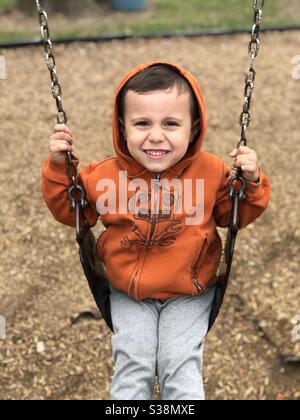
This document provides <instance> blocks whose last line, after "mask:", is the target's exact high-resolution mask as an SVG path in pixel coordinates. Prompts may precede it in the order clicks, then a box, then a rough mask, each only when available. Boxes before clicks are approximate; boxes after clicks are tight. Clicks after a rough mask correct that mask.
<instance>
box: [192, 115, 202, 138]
mask: <svg viewBox="0 0 300 420" xmlns="http://www.w3.org/2000/svg"><path fill="white" fill-rule="evenodd" d="M200 132H201V120H200V118H198V119H197V120H196V121H195V122H194V124H193V125H192V130H191V140H190V143H193V141H194V140H195V139H196V137H197V136H198V135H199V134H200Z"/></svg>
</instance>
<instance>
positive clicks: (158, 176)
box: [148, 173, 161, 247]
mask: <svg viewBox="0 0 300 420" xmlns="http://www.w3.org/2000/svg"><path fill="white" fill-rule="evenodd" d="M160 180H161V174H160V173H157V174H155V184H154V214H153V215H151V232H150V236H149V238H148V247H150V245H151V240H152V238H153V234H154V231H155V226H156V223H157V219H158V213H157V212H156V211H157V205H158V191H159V183H160Z"/></svg>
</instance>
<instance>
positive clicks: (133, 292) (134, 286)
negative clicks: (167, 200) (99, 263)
mask: <svg viewBox="0 0 300 420" xmlns="http://www.w3.org/2000/svg"><path fill="white" fill-rule="evenodd" d="M161 177H162V174H161V173H156V174H155V184H154V214H152V215H151V230H150V234H149V237H148V240H147V247H146V248H143V249H142V250H141V253H140V255H139V261H138V263H137V268H136V269H135V274H134V276H133V278H132V280H131V282H130V286H129V296H132V297H134V298H135V299H138V296H137V295H138V284H139V280H140V275H141V271H142V267H143V266H144V262H145V259H146V256H147V248H150V246H151V241H152V238H153V235H154V231H155V227H156V224H157V219H158V215H157V214H155V212H156V209H157V205H158V191H159V183H160V180H161ZM151 210H152V209H151Z"/></svg>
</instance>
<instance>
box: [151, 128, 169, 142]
mask: <svg viewBox="0 0 300 420" xmlns="http://www.w3.org/2000/svg"><path fill="white" fill-rule="evenodd" d="M149 140H150V141H151V142H153V143H160V142H162V141H164V140H165V135H164V134H163V133H162V132H161V131H160V130H152V131H151V133H150V134H149Z"/></svg>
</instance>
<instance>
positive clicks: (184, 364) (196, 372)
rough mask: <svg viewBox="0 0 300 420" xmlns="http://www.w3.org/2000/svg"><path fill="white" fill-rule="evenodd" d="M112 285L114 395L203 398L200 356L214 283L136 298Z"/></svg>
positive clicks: (201, 356) (115, 397)
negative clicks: (170, 295) (157, 392)
mask: <svg viewBox="0 0 300 420" xmlns="http://www.w3.org/2000/svg"><path fill="white" fill-rule="evenodd" d="M110 287H111V297H110V299H111V314H112V322H113V327H114V334H113V336H112V350H113V358H114V362H115V374H114V378H113V381H112V385H111V394H110V398H111V400H151V398H152V395H153V390H154V385H155V379H156V375H157V376H158V378H159V383H160V389H161V397H162V399H163V400H204V399H205V396H204V389H203V378H202V359H203V340H204V337H205V335H206V333H207V329H208V321H209V314H210V309H211V304H212V301H213V297H214V291H215V287H212V288H211V289H209V290H207V291H206V292H205V293H203V294H202V295H198V296H194V297H193V296H183V297H180V298H174V299H168V300H167V301H165V302H160V301H159V300H157V299H146V300H143V301H140V302H138V301H136V300H135V299H134V298H131V297H129V296H128V295H127V294H126V293H124V292H122V291H120V290H117V289H116V288H114V287H113V286H112V285H111V286H110Z"/></svg>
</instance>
